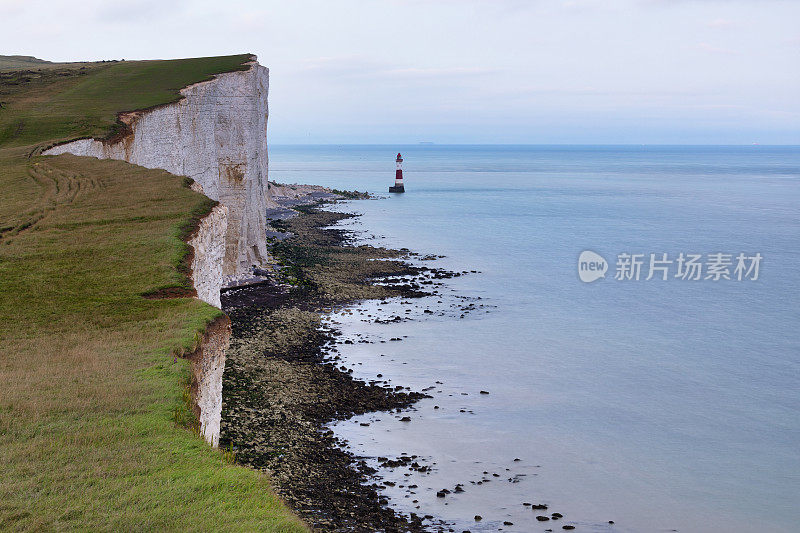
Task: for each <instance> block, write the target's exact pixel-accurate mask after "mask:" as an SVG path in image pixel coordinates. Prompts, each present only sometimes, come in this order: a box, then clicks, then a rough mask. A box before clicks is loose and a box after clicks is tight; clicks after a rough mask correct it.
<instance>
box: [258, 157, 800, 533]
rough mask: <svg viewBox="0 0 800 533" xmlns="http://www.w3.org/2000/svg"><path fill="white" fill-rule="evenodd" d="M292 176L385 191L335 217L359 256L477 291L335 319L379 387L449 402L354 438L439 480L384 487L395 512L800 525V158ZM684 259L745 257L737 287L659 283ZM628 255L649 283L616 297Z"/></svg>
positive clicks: (614, 527)
mask: <svg viewBox="0 0 800 533" xmlns="http://www.w3.org/2000/svg"><path fill="white" fill-rule="evenodd" d="M398 151H399V152H402V154H403V157H404V159H405V173H404V176H405V182H406V185H405V187H406V193H405V194H402V195H401V194H393V195H390V194H389V193H388V192H387V191H388V187H389V185H391V184H393V180H394V158H395V155H396V153H397V152H398ZM270 179H271V180H274V181H278V182H285V183H293V182H297V183H312V184H320V185H326V186H331V187H335V188H339V189H357V190H361V191H363V190H367V191H369V192H370V193H374V194H377V195H379V196H381V197H382V198H381V199H377V200H366V201H354V202H348V203H347V204H346V205H344V206H339V207H337V209H342V210H345V211H350V212H356V213H359V214H361V216H360V217H358V218H357V219H355V220H352V221H350V222H347V223H346V226H347V227H348V228H349V229H352V230H354V231H356V232H357V235H358V236H359V239H361V240H363V241H365V242H371V243H377V244H379V245H383V246H388V247H395V248H400V247H405V248H409V249H411V250H413V251H415V252H419V253H421V254H441V255H444V256H446V257H445V258H443V259H439V260H436V261H429V262H425V264H427V265H428V266H435V267H439V268H448V269H451V270H454V271H459V272H460V271H471V270H476V271H479V272H478V273H470V274H467V275H464V276H462V277H459V278H454V279H451V280H447V282H446V285H445V286H444V287H443V288H442V289H441V290H440V292H441V296H438V297H434V298H432V299H431V298H426V299H424V300H425V301H421V302H415V303H413V305H412V304H408V303H403V301H387V302H386V303H385V304H381V303H380V302H367V303H364V304H361V305H357V306H355V307H354V308H355V309H356V310H357V309H361V312H358V311H356V312H355V313H354V314H340V315H338V316H336V317H334V319H335V320H336V321H337V322H339V327H341V328H342V330H343V333H344V334H345V335H346V336H350V337H351V338H353V339H368V340H370V341H372V342H371V343H358V342H356V343H355V344H352V345H350V344H347V345H342V346H340V347H339V350H340V353H341V355H342V357H343V358H344V360H345V361H346V362H347V364H348V365H350V366H351V367H352V368H353V369H354V374H355V375H356V376H357V377H361V378H363V379H377V378H376V376H377V374H378V373H380V374H382V375H383V376H385V377H384V378H383V379H387V380H389V381H390V382H391V384H392V385H402V386H410V387H411V388H413V389H416V390H421V389H427V392H428V394H430V395H431V396H432V398H430V399H425V400H422V401H421V402H419V403H418V404H417V406H416V410H415V411H410V412H408V413H392V414H387V413H378V414H371V415H365V416H363V417H359V418H357V419H355V420H351V421H346V422H342V423H339V424H336V425H335V430H336V431H337V433H338V434H339V435H341V436H342V437H343V438H346V439H347V440H348V441H349V442H350V446H351V449H352V450H353V451H354V453H357V454H360V455H363V456H365V457H368V458H370V461H373V464H376V463H374V460H375V458H376V457H378V456H388V457H395V456H398V455H400V454H401V453H404V452H405V453H408V454H414V455H418V456H419V459H420V461H423V462H426V463H424V464H431V465H432V466H433V469H432V471H431V472H430V473H424V474H419V473H417V472H413V471H409V470H407V469H403V468H396V469H383V470H382V471H381V474H382V475H383V476H384V478H385V479H391V480H392V481H393V482H394V483H395V485H394V486H393V487H392V486H388V487H387V488H386V491H385V494H386V495H387V497H389V498H390V502H391V505H393V506H395V507H397V508H398V509H402V510H404V511H414V512H416V513H418V514H421V515H425V514H430V515H433V516H435V517H437V518H440V519H444V520H447V521H449V522H450V523H451V524H452V525H453V527H454V528H455V529H456V530H457V531H461V530H465V529H469V530H471V531H490V530H491V531H496V530H498V529H503V530H504V531H543V530H545V529H547V528H553V529H554V530H560V529H561V526H562V525H563V524H567V523H569V524H573V525H575V526H576V527H577V529H576V530H577V531H625V532H629V531H673V530H678V531H742V532H752V531H797V530H798V528H799V527H800V525H798V524H800V504H799V503H798V502H800V272H799V271H798V268H800V249H799V248H800V246H799V245H800V216H799V215H800V147H767V146H747V147H678V146H438V145H413V146H271V147H270ZM586 250H591V251H592V252H595V253H596V254H598V255H599V256H601V257H602V258H604V259H605V260H606V262H607V265H606V266H607V269H608V270H607V272H606V273H605V277H604V278H600V279H598V280H596V281H594V282H592V283H584V282H582V281H581V279H580V278H579V275H578V258H579V256H580V254H581V252H583V251H586ZM681 253H684V254H700V255H701V256H702V259H701V262H704V263H706V265H705V266H706V267H707V262H708V261H709V254H716V253H723V254H730V255H731V256H732V257H731V262H732V265H731V266H730V267H729V268H728V272H729V277H730V278H731V279H730V280H726V279H724V277H723V278H721V279H719V280H718V281H714V279H713V277H712V278H711V279H705V276H706V271H705V270H704V271H703V273H702V277H701V279H699V280H688V279H681V278H680V277H675V274H676V273H677V263H675V262H673V263H672V264H671V265H669V272H668V279H667V280H662V279H661V278H662V274H661V271H656V273H655V275H654V276H653V278H652V279H650V280H646V279H645V278H646V277H647V276H648V268H649V260H650V254H656V255H655V258H656V259H663V255H662V254H667V260H672V261H675V260H676V259H677V258H678V256H679V254H681ZM740 253H742V254H744V256H745V257H746V258H751V257H755V256H756V254H760V256H761V258H762V259H761V260H760V262H759V264H758V266H759V269H758V277H757V279H755V280H754V279H752V278H753V277H754V276H755V272H754V271H752V270H751V272H750V273H749V276H747V275H746V274H747V272H746V271H745V272H739V274H745V275H744V276H743V279H742V280H741V281H740V280H738V279H737V276H736V274H735V266H736V256H737V255H738V254H740ZM621 254H642V256H643V263H644V264H643V265H642V267H641V268H642V270H641V275H640V279H639V280H636V279H635V278H633V279H627V276H626V279H622V280H618V279H615V275H616V272H617V266H618V264H621V262H624V259H621V257H622V258H624V255H622V256H621ZM747 265H748V266H750V262H749V261H748V263H747ZM628 274H630V272H628ZM439 302H441V303H439ZM470 303H472V304H474V305H473V307H472V308H469V307H468V306H469V304H470ZM465 308H468V311H467V312H466V313H464V312H462V309H465ZM424 309H429V310H430V311H431V312H429V313H424ZM406 310H408V311H409V312H408V313H406V312H405V311H406ZM381 313H383V314H384V315H386V316H398V315H402V317H403V318H404V319H406V320H404V321H402V322H398V323H392V324H376V323H375V322H374V317H378V316H381ZM368 314H369V315H372V316H371V317H369V318H367V315H368ZM462 314H464V317H463V318H462V317H461V315H462ZM358 335H361V337H358ZM390 338H401V339H402V341H399V342H397V341H395V342H391V341H388V339H390ZM381 340H383V341H384V342H380V341H381ZM386 341H388V342H386ZM437 382H439V383H437ZM430 387H434V388H430ZM480 391H486V392H489V394H481V393H480ZM435 406H438V409H436V408H434V407H435ZM401 416H410V418H411V421H410V422H401V421H400V420H399V419H400V418H401ZM362 423H365V424H369V425H368V426H362V425H361V424H362ZM515 459H518V460H515ZM484 472H487V473H486V474H484ZM405 474H410V475H405ZM495 474H497V475H495ZM487 479H488V481H483V480H487ZM478 481H481V483H480V484H478V483H477V482H478ZM459 483H460V484H462V485H463V487H464V490H465V492H463V493H452V492H451V493H450V494H447V495H446V497H444V498H439V497H437V496H436V492H437V491H439V490H441V489H443V488H447V489H449V490H451V491H452V490H453V489H454V487H455V485H456V484H459ZM400 485H403V487H402V488H401V487H400ZM409 485H416V487H414V488H413V489H409ZM523 503H535V504H547V505H548V506H549V508H548V510H546V511H531V509H530V507H527V506H523V505H522V504H523ZM554 511H555V512H559V513H561V514H563V515H564V518H562V519H561V520H560V521H557V522H553V521H548V522H539V521H537V520H536V519H535V517H536V515H545V516H549V515H550V514H551V513H552V512H554ZM475 515H480V516H481V517H482V520H480V521H477V522H476V521H475V519H474V516H475ZM609 521H613V522H614V524H609V523H608V522H609ZM504 522H511V523H513V525H507V524H504Z"/></svg>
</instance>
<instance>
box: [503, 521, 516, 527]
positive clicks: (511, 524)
mask: <svg viewBox="0 0 800 533" xmlns="http://www.w3.org/2000/svg"><path fill="white" fill-rule="evenodd" d="M503 525H504V526H513V525H514V522H509V521H508V520H506V521H505V522H503Z"/></svg>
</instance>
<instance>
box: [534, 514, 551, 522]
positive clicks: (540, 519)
mask: <svg viewBox="0 0 800 533" xmlns="http://www.w3.org/2000/svg"><path fill="white" fill-rule="evenodd" d="M536 520H538V521H539V522H547V521H548V520H550V517H549V516H544V515H539V516H537V517H536Z"/></svg>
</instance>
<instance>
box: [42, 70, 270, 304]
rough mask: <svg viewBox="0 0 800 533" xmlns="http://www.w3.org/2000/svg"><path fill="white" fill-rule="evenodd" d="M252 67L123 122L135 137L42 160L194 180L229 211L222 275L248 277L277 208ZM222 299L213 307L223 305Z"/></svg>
mask: <svg viewBox="0 0 800 533" xmlns="http://www.w3.org/2000/svg"><path fill="white" fill-rule="evenodd" d="M249 66H250V68H249V69H248V70H243V71H236V72H228V73H224V74H219V75H217V76H215V77H214V79H212V80H210V81H205V82H201V83H196V84H194V85H190V86H188V87H186V88H184V89H182V90H181V94H182V95H183V99H181V100H180V101H178V102H175V103H173V104H168V105H164V106H160V107H156V108H154V109H150V110H145V111H135V112H131V113H126V114H123V115H121V116H120V119H121V120H122V121H123V122H125V123H126V124H127V125H128V127H129V128H130V130H131V133H130V134H129V135H126V136H125V137H123V138H122V139H120V140H118V141H116V142H113V143H109V142H103V141H100V140H95V139H81V140H77V141H73V142H70V143H66V144H61V145H58V146H55V147H53V148H50V149H49V150H46V151H45V152H44V154H45V155H56V154H63V153H71V154H75V155H83V156H93V157H97V158H100V159H120V160H123V161H127V162H129V163H134V164H136V165H141V166H143V167H147V168H161V169H164V170H167V171H169V172H171V173H172V174H177V175H180V176H188V177H190V178H192V179H194V180H195V182H196V183H198V184H199V185H200V187H201V189H202V192H203V193H204V194H205V195H206V196H208V197H209V198H211V199H212V200H217V201H219V202H220V203H221V204H222V205H223V206H225V207H226V208H227V209H228V217H227V229H226V235H225V257H224V261H223V265H222V274H223V276H225V277H234V276H238V275H241V274H245V273H246V272H248V270H249V269H250V268H251V267H252V266H253V265H256V266H260V265H262V264H264V262H265V261H266V259H267V250H266V220H265V215H266V208H267V207H268V206H272V205H273V204H272V202H271V200H270V197H269V187H268V185H267V165H268V159H267V117H268V106H267V93H268V91H269V70H268V69H267V68H265V67H263V66H261V65H259V64H258V63H257V62H255V61H252V62H251V63H249ZM221 281H222V280H220V282H221ZM199 292H200V291H199V290H198V293H199ZM204 299H205V298H204ZM218 299H219V297H217V299H216V300H215V301H214V302H209V303H212V304H213V305H217V306H218V305H219V301H218Z"/></svg>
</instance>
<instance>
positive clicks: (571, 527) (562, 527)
mask: <svg viewBox="0 0 800 533" xmlns="http://www.w3.org/2000/svg"><path fill="white" fill-rule="evenodd" d="M561 529H575V526H570V525H569V524H567V525H566V526H561Z"/></svg>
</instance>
